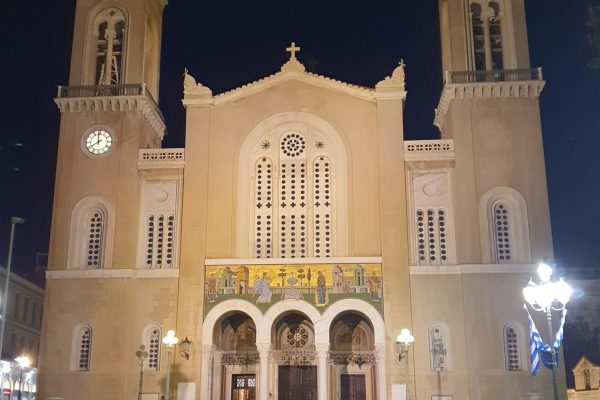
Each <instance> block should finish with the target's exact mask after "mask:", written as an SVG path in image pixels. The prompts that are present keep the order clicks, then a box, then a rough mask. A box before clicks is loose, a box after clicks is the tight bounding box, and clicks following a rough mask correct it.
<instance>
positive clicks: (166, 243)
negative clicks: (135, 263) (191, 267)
mask: <svg viewBox="0 0 600 400" xmlns="http://www.w3.org/2000/svg"><path fill="white" fill-rule="evenodd" d="M174 246H175V215H173V214H167V215H164V214H149V215H148V216H147V217H146V262H145V264H146V268H173V252H174Z"/></svg>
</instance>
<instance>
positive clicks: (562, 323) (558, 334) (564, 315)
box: [553, 308, 567, 350]
mask: <svg viewBox="0 0 600 400" xmlns="http://www.w3.org/2000/svg"><path fill="white" fill-rule="evenodd" d="M566 318H567V309H566V308H565V309H563V310H562V317H561V318H560V327H559V328H558V332H556V339H555V340H554V346H553V347H554V350H558V348H559V347H560V345H561V344H562V340H563V330H564V328H565V319H566Z"/></svg>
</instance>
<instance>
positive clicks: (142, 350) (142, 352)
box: [135, 344, 148, 400]
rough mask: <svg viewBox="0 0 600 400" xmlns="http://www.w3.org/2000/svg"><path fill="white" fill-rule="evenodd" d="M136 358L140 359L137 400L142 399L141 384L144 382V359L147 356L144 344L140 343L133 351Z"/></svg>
mask: <svg viewBox="0 0 600 400" xmlns="http://www.w3.org/2000/svg"><path fill="white" fill-rule="evenodd" d="M135 355H136V356H137V358H138V360H139V361H140V382H139V385H138V400H142V386H143V382H144V361H146V358H148V352H147V351H146V346H144V345H143V344H140V348H139V350H138V351H136V352H135Z"/></svg>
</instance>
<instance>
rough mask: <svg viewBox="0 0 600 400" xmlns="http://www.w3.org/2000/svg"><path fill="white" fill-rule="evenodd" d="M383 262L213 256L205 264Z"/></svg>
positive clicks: (374, 261)
mask: <svg viewBox="0 0 600 400" xmlns="http://www.w3.org/2000/svg"><path fill="white" fill-rule="evenodd" d="M381 262H382V258H381V257H331V258H222V259H215V258H213V259H206V260H204V265H242V264H244V265H272V264H277V265H288V264H291V265H296V264H380V263H381Z"/></svg>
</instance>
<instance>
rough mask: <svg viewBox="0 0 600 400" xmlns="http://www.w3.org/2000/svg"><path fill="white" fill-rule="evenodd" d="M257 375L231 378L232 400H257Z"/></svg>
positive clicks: (233, 376)
mask: <svg viewBox="0 0 600 400" xmlns="http://www.w3.org/2000/svg"><path fill="white" fill-rule="evenodd" d="M255 397H256V375H232V376H231V400H255Z"/></svg>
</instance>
